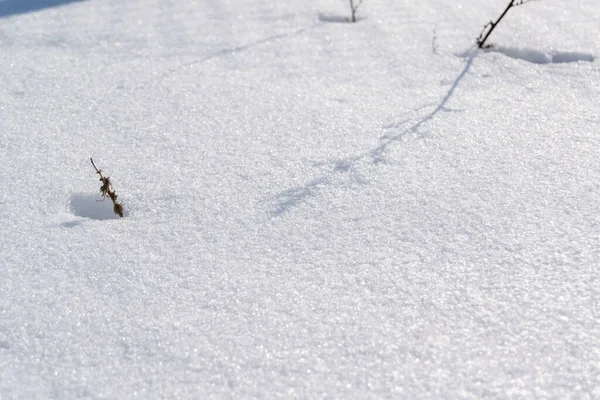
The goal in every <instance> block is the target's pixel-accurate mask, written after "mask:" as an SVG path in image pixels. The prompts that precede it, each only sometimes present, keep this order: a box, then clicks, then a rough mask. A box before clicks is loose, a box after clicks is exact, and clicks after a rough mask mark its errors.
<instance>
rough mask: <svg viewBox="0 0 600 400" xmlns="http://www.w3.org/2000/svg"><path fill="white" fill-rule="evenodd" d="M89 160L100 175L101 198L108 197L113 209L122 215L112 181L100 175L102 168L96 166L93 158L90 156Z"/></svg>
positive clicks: (120, 205)
mask: <svg viewBox="0 0 600 400" xmlns="http://www.w3.org/2000/svg"><path fill="white" fill-rule="evenodd" d="M90 161H91V162H92V166H93V167H94V169H95V170H96V173H97V174H98V175H100V182H102V186H100V195H101V196H102V197H103V198H107V197H108V198H109V199H111V200H112V202H113V211H114V212H115V214H117V215H118V216H119V217H123V205H122V204H121V203H119V202H118V201H117V194H116V193H115V191H114V190H112V183H111V181H110V177H108V176H107V177H105V176H104V175H102V170H101V169H98V168H96V164H94V160H93V159H92V158H91V157H90Z"/></svg>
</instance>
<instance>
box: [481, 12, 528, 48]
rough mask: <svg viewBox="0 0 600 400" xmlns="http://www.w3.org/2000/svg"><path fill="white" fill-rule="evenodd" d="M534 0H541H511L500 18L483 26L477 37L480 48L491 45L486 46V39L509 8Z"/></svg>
mask: <svg viewBox="0 0 600 400" xmlns="http://www.w3.org/2000/svg"><path fill="white" fill-rule="evenodd" d="M532 1H539V0H511V1H510V2H509V3H508V6H506V8H505V9H504V12H502V14H501V15H500V16H499V17H498V19H497V20H496V21H490V22H488V23H487V24H485V25H484V26H483V29H482V30H481V33H480V34H479V37H478V38H477V46H478V47H479V48H480V49H481V48H484V47H489V45H488V46H484V45H485V41H486V40H487V38H488V37H489V36H490V34H491V33H492V31H493V30H494V28H496V26H497V25H498V24H499V23H500V21H501V20H502V18H504V16H505V15H506V13H508V10H510V9H511V8H513V7H517V6H522V5H523V4H527V3H529V2H532Z"/></svg>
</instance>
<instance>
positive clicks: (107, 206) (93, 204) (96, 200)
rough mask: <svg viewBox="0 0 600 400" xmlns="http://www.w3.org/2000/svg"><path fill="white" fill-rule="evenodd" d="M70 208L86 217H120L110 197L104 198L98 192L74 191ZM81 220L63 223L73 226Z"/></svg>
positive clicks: (101, 218)
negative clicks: (114, 209) (115, 211)
mask: <svg viewBox="0 0 600 400" xmlns="http://www.w3.org/2000/svg"><path fill="white" fill-rule="evenodd" d="M69 209H70V210H71V212H72V213H73V214H74V215H77V216H78V217H85V218H91V219H97V220H107V219H119V218H120V217H119V216H118V215H117V214H115V213H114V211H113V204H112V202H111V201H110V200H109V199H103V198H102V197H100V196H99V195H97V194H89V193H74V194H72V195H71V199H70V200H69ZM80 223H81V222H79V221H72V222H68V223H65V224H63V226H67V227H73V226H77V225H79V224H80Z"/></svg>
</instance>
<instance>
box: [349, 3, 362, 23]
mask: <svg viewBox="0 0 600 400" xmlns="http://www.w3.org/2000/svg"><path fill="white" fill-rule="evenodd" d="M362 2H363V0H358V1H357V0H350V14H351V16H350V19H351V20H352V22H356V11H358V7H360V5H361V4H362Z"/></svg>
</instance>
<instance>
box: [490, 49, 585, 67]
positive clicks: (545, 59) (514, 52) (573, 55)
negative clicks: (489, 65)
mask: <svg viewBox="0 0 600 400" xmlns="http://www.w3.org/2000/svg"><path fill="white" fill-rule="evenodd" d="M484 51H485V52H486V53H501V54H504V55H505V56H507V57H510V58H514V59H517V60H523V61H527V62H530V63H533V64H562V63H572V62H580V61H585V62H594V60H595V59H596V57H594V55H593V54H590V53H583V52H570V51H558V50H549V51H541V50H536V49H529V48H518V47H504V46H491V47H489V48H486V49H484Z"/></svg>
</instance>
